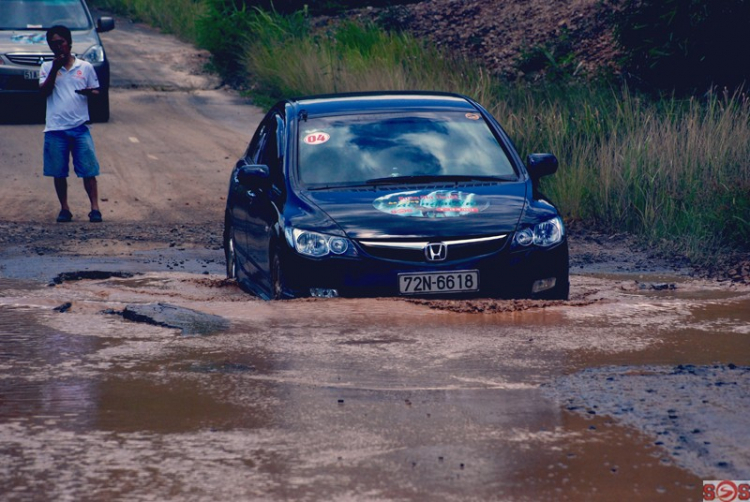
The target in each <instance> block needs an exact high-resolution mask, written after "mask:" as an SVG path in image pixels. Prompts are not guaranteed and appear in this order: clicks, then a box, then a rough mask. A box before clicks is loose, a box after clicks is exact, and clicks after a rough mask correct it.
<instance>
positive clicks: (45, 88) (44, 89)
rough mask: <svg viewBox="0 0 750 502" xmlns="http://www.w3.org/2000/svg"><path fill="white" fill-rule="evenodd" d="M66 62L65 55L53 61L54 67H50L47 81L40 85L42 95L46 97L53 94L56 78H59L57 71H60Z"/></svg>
mask: <svg viewBox="0 0 750 502" xmlns="http://www.w3.org/2000/svg"><path fill="white" fill-rule="evenodd" d="M64 63H65V58H64V57H63V58H60V57H56V58H55V59H54V61H52V68H50V70H49V75H47V78H46V79H45V81H44V82H43V83H42V84H41V85H40V86H39V92H41V93H42V96H44V97H45V98H46V97H49V95H50V94H52V91H54V90H55V80H57V72H58V71H60V68H62V66H63V64H64Z"/></svg>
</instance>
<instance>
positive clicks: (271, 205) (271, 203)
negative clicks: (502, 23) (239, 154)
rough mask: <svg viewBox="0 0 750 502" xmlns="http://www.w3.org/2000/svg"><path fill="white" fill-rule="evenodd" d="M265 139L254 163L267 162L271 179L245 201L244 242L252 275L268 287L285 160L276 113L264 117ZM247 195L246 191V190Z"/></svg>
mask: <svg viewBox="0 0 750 502" xmlns="http://www.w3.org/2000/svg"><path fill="white" fill-rule="evenodd" d="M262 127H263V133H264V134H265V137H264V138H263V139H264V141H263V143H262V145H261V146H260V148H259V152H258V157H257V160H256V163H258V164H263V165H266V166H268V169H269V172H270V175H271V176H270V177H271V180H270V181H271V182H270V184H269V186H268V187H267V188H260V189H257V190H254V191H253V193H252V196H251V198H252V200H251V201H250V200H249V201H247V203H246V204H245V208H246V217H247V220H246V222H247V232H246V233H245V238H246V242H245V246H246V249H247V253H248V259H249V260H250V261H251V262H252V264H253V265H254V266H255V267H256V268H257V270H258V271H259V272H260V273H259V274H258V276H257V277H254V278H253V279H254V280H255V281H257V282H258V283H259V285H260V286H261V287H262V288H263V289H266V288H270V287H271V286H270V285H271V274H270V264H269V261H270V260H269V258H270V257H269V249H270V243H271V239H272V236H273V231H274V227H275V226H276V225H277V222H278V218H279V210H278V208H277V205H278V203H279V200H280V199H281V196H282V193H283V188H282V186H281V185H283V183H282V178H281V176H280V173H281V171H282V168H283V161H284V150H285V144H284V143H285V140H284V120H283V118H282V117H281V116H280V115H279V114H276V113H274V114H271V115H270V116H269V117H267V119H266V120H265V121H264V123H263V125H262ZM246 195H247V194H246Z"/></svg>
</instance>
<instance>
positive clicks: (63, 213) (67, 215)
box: [57, 209, 73, 223]
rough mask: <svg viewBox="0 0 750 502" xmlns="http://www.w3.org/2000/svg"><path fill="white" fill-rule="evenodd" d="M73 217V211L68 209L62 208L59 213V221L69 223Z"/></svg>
mask: <svg viewBox="0 0 750 502" xmlns="http://www.w3.org/2000/svg"><path fill="white" fill-rule="evenodd" d="M72 219H73V213H71V212H70V211H68V210H67V209H61V210H60V214H58V215H57V222H58V223H67V222H69V221H71V220H72Z"/></svg>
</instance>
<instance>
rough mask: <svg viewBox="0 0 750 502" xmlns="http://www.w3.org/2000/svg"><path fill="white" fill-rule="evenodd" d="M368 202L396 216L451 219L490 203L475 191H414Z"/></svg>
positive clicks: (482, 209) (481, 209) (475, 210)
mask: <svg viewBox="0 0 750 502" xmlns="http://www.w3.org/2000/svg"><path fill="white" fill-rule="evenodd" d="M372 205H373V206H374V207H375V209H377V210H378V211H382V212H384V213H387V214H393V215H396V216H410V217H413V218H455V217H458V216H466V215H468V214H474V213H479V212H481V211H484V210H485V209H487V208H488V207H489V206H490V203H489V201H486V200H483V199H482V197H481V196H478V195H477V194H474V193H468V192H459V191H457V190H434V191H428V190H416V191H411V192H398V193H392V194H390V195H386V196H384V197H379V198H377V199H375V201H373V203H372Z"/></svg>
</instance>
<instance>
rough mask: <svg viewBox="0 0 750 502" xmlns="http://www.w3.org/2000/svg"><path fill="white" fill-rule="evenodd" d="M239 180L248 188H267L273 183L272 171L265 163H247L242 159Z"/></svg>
mask: <svg viewBox="0 0 750 502" xmlns="http://www.w3.org/2000/svg"><path fill="white" fill-rule="evenodd" d="M237 181H238V182H239V183H240V185H241V186H243V187H244V188H247V189H256V188H265V187H268V186H269V185H270V184H271V171H270V170H269V169H268V166H266V165H263V164H246V163H244V162H243V161H240V165H239V169H238V170H237Z"/></svg>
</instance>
